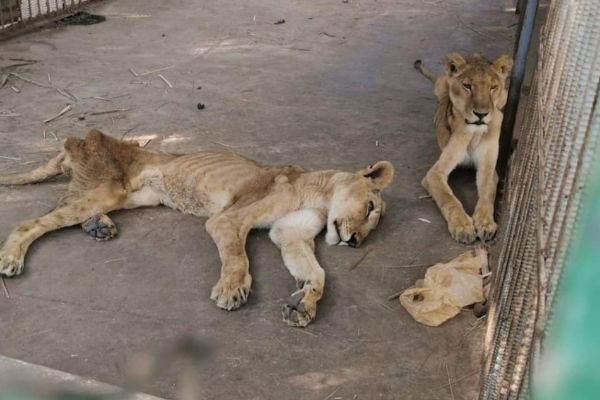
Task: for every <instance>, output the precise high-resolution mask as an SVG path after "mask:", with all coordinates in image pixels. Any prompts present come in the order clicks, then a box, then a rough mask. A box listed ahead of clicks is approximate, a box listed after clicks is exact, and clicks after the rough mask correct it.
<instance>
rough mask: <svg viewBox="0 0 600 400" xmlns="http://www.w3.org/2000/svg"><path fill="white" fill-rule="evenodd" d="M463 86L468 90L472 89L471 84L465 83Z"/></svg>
mask: <svg viewBox="0 0 600 400" xmlns="http://www.w3.org/2000/svg"><path fill="white" fill-rule="evenodd" d="M463 87H464V88H465V89H467V90H471V85H470V84H468V83H463Z"/></svg>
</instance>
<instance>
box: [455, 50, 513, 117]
mask: <svg viewBox="0 0 600 400" xmlns="http://www.w3.org/2000/svg"><path fill="white" fill-rule="evenodd" d="M444 68H445V70H446V75H447V80H448V92H449V96H450V100H451V101H452V105H453V108H452V112H453V113H454V114H455V115H456V117H458V118H462V119H463V120H464V122H465V123H466V124H468V125H472V126H473V127H478V126H486V125H487V124H488V123H489V122H490V120H491V118H492V114H493V111H495V110H502V108H503V107H504V105H505V104H506V96H507V90H506V88H505V84H506V78H507V77H508V74H509V73H510V70H511V68H512V60H511V58H510V57H508V56H506V55H503V56H501V57H499V58H497V59H496V60H495V61H494V62H491V63H490V62H489V61H487V60H486V59H484V58H483V57H481V56H480V55H479V54H475V55H473V56H472V57H468V58H466V59H465V58H463V57H462V56H461V55H460V54H458V53H451V54H449V55H448V56H446V59H445V60H444Z"/></svg>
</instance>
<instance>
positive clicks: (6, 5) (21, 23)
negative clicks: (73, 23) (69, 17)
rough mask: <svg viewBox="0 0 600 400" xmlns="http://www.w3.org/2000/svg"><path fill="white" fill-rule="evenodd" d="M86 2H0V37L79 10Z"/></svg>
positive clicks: (47, 0) (69, 0) (50, 0)
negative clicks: (46, 19)
mask: <svg viewBox="0 0 600 400" xmlns="http://www.w3.org/2000/svg"><path fill="white" fill-rule="evenodd" d="M85 1H86V0H0V36H1V35H2V34H8V33H10V32H15V31H18V30H20V29H23V28H25V27H27V26H28V25H30V24H33V23H36V22H38V21H40V20H44V19H45V18H52V17H57V16H59V15H62V14H66V13H69V12H72V11H74V10H76V9H77V8H79V7H80V6H81V4H82V3H84V2H85Z"/></svg>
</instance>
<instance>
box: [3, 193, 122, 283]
mask: <svg viewBox="0 0 600 400" xmlns="http://www.w3.org/2000/svg"><path fill="white" fill-rule="evenodd" d="M123 198H124V191H122V189H118V188H111V187H105V186H103V187H100V188H97V189H94V190H91V191H90V192H88V193H86V194H85V195H84V196H82V197H81V198H79V199H75V200H71V201H69V202H66V203H63V204H61V205H60V206H59V207H57V208H56V209H55V210H53V211H51V212H50V213H48V214H46V215H44V216H42V217H40V218H35V219H30V220H27V221H25V222H23V223H21V224H20V225H19V226H18V227H17V228H15V229H14V230H13V231H12V232H11V234H10V235H9V236H8V238H7V239H6V242H5V243H4V246H3V247H2V249H1V250H0V275H4V276H6V277H11V276H15V275H19V274H21V273H22V272H23V268H24V264H25V254H26V253H27V249H28V248H29V246H30V245H31V243H33V241H34V240H36V239H37V238H39V237H40V236H42V235H44V234H45V233H47V232H50V231H53V230H56V229H59V228H63V227H66V226H71V225H76V224H80V223H82V222H84V221H86V220H87V219H89V218H91V217H92V216H94V215H97V214H103V213H106V212H109V211H113V210H115V209H118V208H119V207H120V204H121V202H122V200H123Z"/></svg>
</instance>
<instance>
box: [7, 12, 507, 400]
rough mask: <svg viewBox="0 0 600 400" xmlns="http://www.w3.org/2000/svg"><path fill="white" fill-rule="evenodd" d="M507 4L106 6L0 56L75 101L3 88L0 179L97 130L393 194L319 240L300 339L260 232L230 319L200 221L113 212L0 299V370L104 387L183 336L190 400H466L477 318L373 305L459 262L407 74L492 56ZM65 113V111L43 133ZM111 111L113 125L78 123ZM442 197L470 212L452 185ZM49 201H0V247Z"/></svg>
mask: <svg viewBox="0 0 600 400" xmlns="http://www.w3.org/2000/svg"><path fill="white" fill-rule="evenodd" d="M510 5H511V4H501V3H499V2H495V1H491V0H490V1H481V2H470V1H466V0H449V1H417V0H412V1H400V0H396V1H392V0H380V1H366V0H350V1H349V2H348V3H343V2H342V1H341V0H314V1H311V2H293V1H283V2H282V1H278V0H250V1H245V2H241V3H240V2H236V1H230V0H218V1H217V0H207V1H196V0H176V1H170V2H163V1H159V0H114V1H105V2H100V3H98V4H96V5H94V8H93V10H94V12H97V13H100V14H102V15H105V16H106V17H107V21H106V22H104V23H101V24H98V25H93V26H86V27H77V26H73V27H65V28H60V29H55V28H49V29H45V30H42V31H38V32H35V33H32V34H28V35H23V36H20V37H17V38H15V39H11V40H9V41H5V42H1V43H0V63H1V64H0V67H4V66H7V65H10V64H14V63H15V61H11V60H9V59H11V58H13V59H14V58H25V59H34V60H38V62H37V63H36V64H33V65H29V66H24V67H19V68H17V69H13V71H14V72H17V73H19V74H21V75H22V76H25V77H28V78H30V79H33V80H35V81H38V82H44V83H47V82H48V74H49V76H50V79H51V82H52V84H54V85H56V86H58V87H61V88H67V89H68V91H70V92H71V93H72V94H73V95H75V96H76V97H77V98H78V99H79V101H77V102H75V101H73V100H70V99H67V98H65V97H64V96H62V95H61V94H59V93H58V92H57V91H55V90H52V89H45V88H41V87H37V86H33V85H31V84H28V83H25V82H22V81H16V80H11V82H13V84H14V86H16V87H18V88H19V89H20V93H15V92H14V91H13V90H11V89H10V87H9V86H6V87H4V88H3V89H0V112H1V111H10V112H13V113H17V114H20V116H19V117H13V118H8V117H2V118H0V156H2V157H13V158H18V159H10V158H2V157H0V169H1V170H2V171H19V170H25V169H28V168H31V167H32V165H33V163H32V164H29V163H30V162H34V161H35V162H41V161H43V160H45V159H47V158H49V157H50V156H51V155H52V154H54V153H55V152H56V151H57V150H58V149H59V147H60V143H59V141H56V140H55V139H54V137H53V134H55V135H56V136H57V137H58V139H59V140H62V139H64V138H65V137H66V136H67V135H76V136H83V135H84V134H85V132H86V131H87V130H89V129H90V128H92V127H97V128H99V129H101V130H103V131H105V132H107V133H110V134H112V135H115V136H123V135H125V134H126V137H130V138H135V137H142V138H143V137H148V138H152V141H151V142H150V143H149V144H148V147H149V148H153V149H160V150H164V151H172V152H190V151H194V150H200V149H215V150H222V149H223V148H227V149H232V150H234V151H237V152H239V153H241V154H244V155H246V156H249V157H251V158H254V159H257V160H260V161H263V162H273V163H295V164H302V165H304V166H305V167H308V168H338V169H349V170H354V169H358V168H360V167H362V166H363V165H366V164H368V163H370V162H373V161H376V160H379V159H386V160H390V161H392V162H393V163H394V165H395V166H396V169H397V177H396V180H395V182H394V184H393V187H392V188H391V190H389V191H388V192H387V193H386V199H387V201H388V213H387V214H386V216H385V218H384V219H383V220H382V223H381V225H380V227H379V228H378V230H377V231H375V232H374V233H372V234H371V235H370V237H369V239H368V240H367V243H366V244H365V247H363V248H359V249H351V248H341V247H329V246H327V245H326V244H325V243H324V240H323V238H322V237H321V238H319V239H318V243H317V253H318V257H319V259H320V261H321V263H322V265H323V266H324V268H325V269H326V271H327V274H328V275H327V288H326V294H325V297H324V298H323V300H322V301H321V302H320V308H319V311H318V317H317V320H316V321H315V322H314V323H313V324H312V325H310V326H309V327H308V328H307V329H304V330H302V329H294V328H289V327H287V326H286V325H285V324H284V323H283V322H282V321H281V315H280V309H281V305H282V304H283V303H284V301H285V299H287V297H288V296H289V294H290V293H291V292H292V291H293V288H294V282H293V279H292V278H291V277H290V276H289V275H288V273H287V271H286V270H285V269H284V267H283V264H282V262H281V260H280V257H279V254H278V250H277V249H276V248H275V246H274V245H272V244H271V243H270V241H269V239H268V237H267V235H266V234H265V232H255V233H253V234H252V235H251V236H250V238H249V241H248V253H249V255H250V259H251V264H252V266H251V269H252V273H253V276H254V282H255V283H254V285H253V293H252V295H251V299H250V301H249V303H248V304H247V305H246V306H244V307H243V308H242V309H240V310H239V311H236V312H231V313H229V312H224V311H222V310H220V309H218V308H217V307H216V306H215V305H214V304H213V302H212V301H210V300H209V298H208V295H209V291H210V288H211V287H212V285H213V284H214V283H215V281H216V280H217V276H218V267H219V261H218V255H217V251H216V249H215V247H214V245H213V244H212V242H211V241H210V239H209V237H208V235H207V234H206V232H205V231H204V228H203V221H202V220H198V219H196V218H194V217H190V216H185V215H181V214H178V213H177V212H175V211H172V210H168V209H165V208H159V209H147V210H133V211H127V212H118V213H116V214H115V215H114V218H113V219H114V220H115V221H116V223H117V224H118V226H119V230H120V233H119V237H118V238H117V239H116V240H113V241H110V242H104V243H98V242H95V241H93V240H90V239H88V238H87V237H86V236H85V235H84V234H83V233H82V232H81V229H80V228H71V229H65V230H62V231H58V232H54V233H52V234H49V235H47V236H45V237H43V238H42V239H40V240H39V241H37V242H36V243H35V244H34V245H33V246H32V248H31V251H30V252H29V256H28V258H27V270H26V273H25V274H24V275H23V276H21V277H19V278H16V279H11V280H7V282H6V284H7V286H8V290H9V292H10V298H9V299H7V298H4V297H1V296H2V295H1V294H0V338H1V339H0V353H2V354H4V355H6V356H9V357H14V358H18V359H22V360H25V361H27V362H31V363H37V364H41V365H44V366H48V367H51V368H56V369H60V370H64V371H67V372H70V373H75V374H79V375H84V376H88V377H91V378H93V379H97V380H100V381H104V382H108V383H111V384H116V385H120V384H122V383H123V378H122V370H123V365H124V363H125V360H126V359H127V358H128V357H129V356H130V355H131V354H132V353H133V352H135V351H138V350H144V349H148V348H153V347H156V346H158V345H160V344H161V343H163V342H164V341H165V340H168V339H170V338H173V337H175V336H177V335H178V334H179V333H180V332H182V331H183V330H186V329H188V330H192V331H193V332H195V333H196V334H197V335H198V336H199V337H202V338H207V339H210V340H211V341H212V342H213V343H214V345H215V354H214V360H213V361H212V362H210V363H205V364H203V365H202V366H201V367H200V377H199V379H200V383H201V395H202V396H201V397H202V398H205V399H235V398H245V399H324V398H329V399H375V398H381V399H403V400H406V399H449V398H451V396H454V398H455V399H473V398H475V397H476V392H477V381H478V370H479V361H480V355H481V342H482V335H483V323H482V322H481V321H480V322H478V321H476V319H475V318H474V316H473V315H472V313H470V312H463V313H461V314H460V315H459V316H457V317H456V318H455V319H453V320H451V321H449V322H448V323H446V324H445V325H443V326H442V327H439V328H428V327H425V326H422V325H419V324H417V323H416V322H415V321H414V320H412V319H411V317H410V316H409V315H408V314H407V313H406V312H405V310H404V309H403V308H402V307H401V306H400V304H399V303H398V302H397V301H391V302H389V301H387V297H388V296H389V295H390V294H391V293H394V292H396V291H398V290H400V289H404V288H406V287H408V286H410V285H412V284H413V282H414V281H415V279H417V278H419V277H420V276H422V274H423V273H424V271H425V267H424V265H427V264H432V263H435V262H438V261H444V260H449V259H451V258H453V257H454V256H456V255H457V254H459V253H461V252H462V251H464V250H465V249H466V248H467V247H466V246H462V245H459V244H457V243H455V242H454V241H453V240H452V239H451V238H450V236H449V235H448V233H447V231H446V225H445V223H444V221H443V219H442V218H441V216H440V214H439V213H438V211H437V209H436V207H435V205H434V204H433V203H432V202H431V201H430V200H420V199H419V196H421V195H423V194H424V193H423V190H422V189H421V187H420V180H421V178H422V176H423V174H424V173H425V172H426V170H427V169H428V167H429V166H430V165H431V164H432V163H433V162H434V160H435V159H436V157H437V155H438V148H437V145H436V141H435V138H434V134H433V129H432V118H433V112H434V108H435V100H434V96H433V93H432V90H431V86H430V84H429V82H428V81H427V80H425V79H424V78H423V77H421V76H420V75H418V74H417V72H416V71H414V69H413V67H412V64H413V61H414V60H415V59H416V58H422V59H423V60H424V61H425V62H426V63H427V64H429V65H430V66H432V67H433V68H435V69H436V70H437V71H439V70H440V66H439V60H440V59H441V58H442V57H443V56H444V55H445V54H446V53H448V52H449V51H454V50H457V51H462V52H465V53H471V52H475V51H479V52H481V53H483V54H484V55H487V56H489V57H494V56H496V55H498V54H500V53H501V52H507V51H508V52H510V49H511V47H512V41H513V40H512V37H513V29H514V27H512V26H511V25H512V24H513V23H514V22H516V18H515V17H514V15H513V14H511V13H506V12H504V11H503V7H504V6H510ZM282 18H283V19H285V21H286V22H285V23H284V24H281V25H274V24H273V22H275V21H277V20H279V19H282ZM171 65H173V67H172V68H170V69H167V70H164V71H162V72H161V73H162V74H163V75H164V77H165V78H167V79H168V80H169V81H170V82H171V83H172V85H173V86H174V87H173V88H172V89H171V88H168V87H167V86H166V84H165V83H164V82H163V81H162V80H161V79H159V78H158V77H157V74H156V73H154V74H149V75H145V76H142V77H134V76H133V74H132V73H131V72H130V71H129V68H133V69H134V70H135V71H136V72H137V73H143V72H146V71H150V70H154V69H157V68H161V67H166V66H171ZM198 86H201V87H202V89H201V90H199V89H197V87H198ZM117 96H119V97H117ZM93 97H102V98H106V99H110V101H104V100H100V99H96V98H93ZM199 102H201V103H204V104H205V105H206V108H205V109H204V110H201V111H200V110H198V109H197V103H199ZM67 103H69V104H71V105H72V108H73V109H72V111H70V112H69V113H67V114H66V115H64V116H62V117H61V118H59V119H57V120H55V121H53V122H51V123H49V124H44V123H43V122H42V121H44V120H45V119H47V118H49V117H51V116H53V115H55V114H57V113H58V112H59V111H60V110H61V109H63V108H64V107H65V104H67ZM114 109H123V110H126V111H122V112H117V113H109V114H97V115H92V114H91V113H93V112H102V111H107V110H114ZM78 117H85V119H80V118H78ZM44 130H45V131H46V138H44V137H43V131H44ZM145 135H149V136H145ZM459 178H461V177H460V176H459ZM462 178H464V176H462ZM456 186H457V191H458V192H459V193H460V196H462V197H463V198H465V199H467V204H469V206H470V207H472V206H473V194H474V185H473V182H472V181H470V180H468V179H458V182H457V185H456ZM64 187H65V183H64V181H61V180H56V181H54V182H52V183H48V184H42V185H34V186H28V187H0V202H1V203H0V237H5V236H6V235H7V234H8V233H9V231H10V230H11V229H12V227H13V226H14V225H15V224H17V223H18V222H19V221H21V220H23V219H25V218H29V217H34V216H38V215H40V214H43V213H45V212H47V211H48V210H49V209H50V208H51V207H52V205H53V203H54V202H55V201H56V200H57V199H58V198H59V196H60V193H61V192H62V190H63V189H64ZM419 218H423V219H426V220H429V221H431V223H427V222H424V221H422V220H420V219H419ZM366 247H368V248H369V250H370V252H369V254H368V255H367V256H366V258H365V259H364V260H363V261H362V262H361V263H360V265H359V266H358V267H356V268H355V269H352V266H353V265H354V264H355V263H356V262H357V260H359V259H360V258H361V257H363V255H364V253H365V251H366ZM449 379H450V380H451V381H452V382H453V384H452V394H451V388H450V386H449V385H448V381H449ZM174 384H175V375H174V373H173V371H165V372H164V374H162V375H161V376H160V377H159V379H158V380H156V381H154V382H153V383H151V384H149V385H148V386H147V387H146V388H144V389H145V390H146V391H147V392H148V393H151V394H154V395H158V396H165V397H173V396H174V394H175V388H174ZM328 396H329V397H328Z"/></svg>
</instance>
